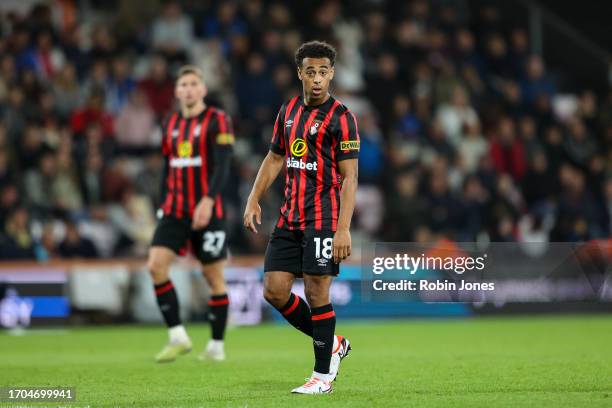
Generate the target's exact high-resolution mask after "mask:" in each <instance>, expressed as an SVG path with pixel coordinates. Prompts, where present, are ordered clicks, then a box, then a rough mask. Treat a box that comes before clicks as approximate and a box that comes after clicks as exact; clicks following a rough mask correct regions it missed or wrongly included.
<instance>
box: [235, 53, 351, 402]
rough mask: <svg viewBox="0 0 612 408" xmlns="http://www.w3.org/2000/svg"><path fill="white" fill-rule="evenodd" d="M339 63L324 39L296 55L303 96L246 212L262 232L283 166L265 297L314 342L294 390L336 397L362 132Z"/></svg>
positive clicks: (284, 111) (282, 113)
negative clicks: (332, 89)
mask: <svg viewBox="0 0 612 408" xmlns="http://www.w3.org/2000/svg"><path fill="white" fill-rule="evenodd" d="M335 57H336V51H335V50H334V48H333V47H332V46H330V45H329V44H327V43H324V42H319V41H312V42H308V43H305V44H303V45H302V46H301V47H300V48H299V49H298V50H297V52H296V57H295V62H296V65H297V74H298V77H299V79H300V80H301V81H302V88H303V94H302V95H299V96H296V97H294V98H292V99H291V100H289V101H288V102H287V103H285V104H283V105H282V106H281V108H280V110H279V112H278V115H277V117H276V123H275V125H274V131H273V134H272V141H271V144H270V151H269V153H268V155H267V156H266V158H265V159H264V161H263V163H262V165H261V168H260V169H259V173H258V174H257V179H256V180H255V184H254V186H253V189H252V191H251V194H250V196H249V199H248V202H247V205H246V209H245V213H244V226H245V227H246V228H248V229H250V230H251V231H253V232H257V228H256V223H260V222H261V208H260V207H259V204H258V202H259V199H260V197H261V196H262V194H264V192H265V191H266V190H267V189H268V188H269V186H270V185H271V184H272V182H273V181H274V179H276V177H277V176H278V174H279V172H280V171H281V169H282V168H283V167H285V168H286V178H285V197H284V200H283V203H282V206H281V208H280V214H279V218H278V222H277V224H276V228H275V229H274V232H273V233H272V235H271V237H270V242H269V243H268V248H267V250H266V256H265V262H264V271H265V276H264V297H265V298H266V300H267V301H268V302H269V303H270V304H271V305H272V306H274V307H275V308H276V309H277V310H278V311H279V312H280V313H281V314H282V315H283V316H284V317H285V318H286V319H287V321H288V322H289V323H290V324H292V325H293V326H294V327H295V328H297V329H298V330H300V331H302V332H303V333H304V334H306V335H308V336H310V337H312V340H313V348H314V357H315V365H314V370H313V372H312V375H311V377H310V378H309V380H308V381H307V382H306V383H305V384H304V385H302V386H301V387H298V388H295V389H294V390H293V391H292V392H294V393H300V394H323V393H329V392H331V391H332V381H334V380H335V379H336V376H337V374H338V368H339V365H340V361H341V360H342V359H343V358H344V357H345V356H346V355H347V354H348V352H349V351H350V343H349V341H348V339H346V338H344V337H342V336H336V335H335V334H334V332H335V326H336V317H335V312H334V309H333V307H332V304H331V300H330V296H329V290H330V286H331V283H332V278H333V277H334V276H337V275H338V273H339V270H340V262H341V261H342V260H344V259H346V258H347V257H348V256H350V254H351V235H350V231H349V228H350V223H351V217H352V215H353V208H354V204H355V193H356V190H357V160H358V157H359V133H358V130H357V121H356V120H355V117H354V116H353V114H352V113H351V112H350V111H349V110H348V109H347V107H346V106H344V105H342V104H341V103H340V102H339V101H337V100H336V99H335V98H334V97H333V96H331V95H330V93H329V84H330V81H331V80H332V78H333V76H334V61H335ZM254 219H255V220H254ZM296 278H303V279H304V286H305V293H306V300H307V301H308V303H306V302H305V301H304V300H303V299H302V298H300V297H299V296H297V295H296V294H294V293H292V292H291V287H292V285H293V282H294V280H295V279H296Z"/></svg>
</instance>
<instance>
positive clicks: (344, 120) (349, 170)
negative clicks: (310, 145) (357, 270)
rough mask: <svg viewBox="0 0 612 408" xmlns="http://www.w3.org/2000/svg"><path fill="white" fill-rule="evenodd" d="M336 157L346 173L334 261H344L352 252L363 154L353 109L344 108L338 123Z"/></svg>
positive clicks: (334, 243)
mask: <svg viewBox="0 0 612 408" xmlns="http://www.w3.org/2000/svg"><path fill="white" fill-rule="evenodd" d="M336 157H337V159H338V167H339V171H340V175H341V176H342V189H341V190H340V214H339V215H338V224H337V227H336V233H335V234H334V240H333V256H334V262H335V263H340V262H342V261H343V260H344V259H346V258H348V257H349V256H351V232H350V227H351V218H352V217H353V210H354V209H355V195H356V193H357V160H358V158H359V130H358V128H357V120H356V119H355V116H353V114H352V113H351V112H349V111H346V112H344V113H343V114H342V115H341V116H340V118H339V123H338V132H337V140H336Z"/></svg>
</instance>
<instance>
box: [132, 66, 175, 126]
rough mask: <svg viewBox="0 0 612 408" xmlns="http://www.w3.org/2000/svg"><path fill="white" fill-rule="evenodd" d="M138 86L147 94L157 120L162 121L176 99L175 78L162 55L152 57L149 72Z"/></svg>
mask: <svg viewBox="0 0 612 408" xmlns="http://www.w3.org/2000/svg"><path fill="white" fill-rule="evenodd" d="M138 86H139V87H140V89H142V91H143V92H144V93H145V94H146V96H147V99H148V101H149V106H151V108H152V109H153V112H155V115H156V118H157V120H158V121H161V120H162V119H163V118H164V117H165V116H166V114H168V112H170V110H171V108H172V101H173V99H174V80H173V79H172V77H171V76H170V74H169V73H168V64H167V63H166V60H165V59H164V58H163V57H162V56H160V55H155V56H153V58H151V62H150V67H149V74H148V75H147V76H146V77H145V78H144V79H143V80H142V81H140V83H139V85H138Z"/></svg>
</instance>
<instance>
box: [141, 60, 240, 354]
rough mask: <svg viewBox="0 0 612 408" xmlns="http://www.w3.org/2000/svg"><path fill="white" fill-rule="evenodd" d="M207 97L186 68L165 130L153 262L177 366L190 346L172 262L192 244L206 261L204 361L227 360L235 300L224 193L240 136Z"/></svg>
mask: <svg viewBox="0 0 612 408" xmlns="http://www.w3.org/2000/svg"><path fill="white" fill-rule="evenodd" d="M206 92H207V89H206V85H205V83H204V79H203V75H202V72H201V71H200V69H199V68H197V67H195V66H190V65H187V66H184V67H182V68H181V69H180V71H179V74H178V78H177V80H176V87H175V96H176V98H177V99H178V101H179V104H180V109H179V110H178V111H177V112H174V113H173V114H171V115H170V117H169V118H168V119H167V120H166V121H165V123H164V124H163V126H162V132H163V133H162V137H163V139H162V151H163V154H164V157H165V167H164V169H165V173H164V178H163V186H162V188H163V191H162V201H161V202H162V205H161V208H160V210H159V212H158V214H159V222H158V225H157V228H156V230H155V233H154V235H153V241H152V243H151V248H150V250H149V260H148V267H149V271H150V273H151V277H152V278H153V284H154V286H155V288H154V289H155V295H156V297H157V303H158V305H159V308H160V311H161V313H162V315H163V317H164V321H165V322H166V325H167V326H168V331H169V338H170V339H169V342H168V344H167V345H166V346H165V347H164V348H163V350H162V351H161V352H160V353H159V354H158V355H157V356H156V361H158V362H160V363H161V362H171V361H174V360H175V359H176V358H177V356H179V355H180V354H184V353H187V352H189V351H191V347H192V343H191V340H190V338H189V336H188V335H187V332H186V330H185V327H184V326H183V324H182V322H181V318H180V313H179V303H178V298H177V295H176V291H175V289H174V286H173V284H172V281H171V280H170V277H169V269H170V265H171V264H172V262H173V261H174V259H175V258H176V255H177V254H179V252H180V251H181V250H182V249H184V248H186V246H188V245H190V246H191V250H192V252H193V254H194V255H195V256H196V257H197V258H198V260H199V261H200V262H201V263H202V272H203V275H204V277H205V278H206V280H207V282H208V284H209V286H210V288H211V292H212V296H211V299H210V301H209V303H208V305H209V317H210V324H211V329H212V338H211V339H210V341H209V342H208V345H207V347H206V348H205V350H204V351H203V352H202V354H200V358H201V359H212V360H217V361H220V360H224V359H225V350H224V347H223V337H224V333H225V326H226V323H227V314H228V307H229V300H228V297H227V291H226V287H225V281H224V278H223V268H224V265H225V259H226V257H227V243H226V228H225V211H224V207H223V199H222V197H221V190H222V188H223V186H224V184H225V183H226V181H227V179H228V175H229V172H230V163H231V156H232V152H233V144H234V131H233V127H232V121H231V118H230V117H229V115H228V114H227V113H225V112H224V111H222V110H221V109H218V108H214V107H211V106H207V105H206V104H205V103H204V97H205V96H206Z"/></svg>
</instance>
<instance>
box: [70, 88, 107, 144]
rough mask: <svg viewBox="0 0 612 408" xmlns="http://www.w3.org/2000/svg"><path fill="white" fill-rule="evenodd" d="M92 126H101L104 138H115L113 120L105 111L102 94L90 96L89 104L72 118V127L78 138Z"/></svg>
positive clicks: (77, 111)
mask: <svg viewBox="0 0 612 408" xmlns="http://www.w3.org/2000/svg"><path fill="white" fill-rule="evenodd" d="M92 125H98V126H100V128H101V130H102V134H103V136H104V137H107V138H110V137H113V135H114V128H113V118H112V116H111V115H109V114H108V113H107V112H106V111H105V110H104V96H103V95H102V94H100V93H93V94H92V95H90V96H89V98H88V99H87V104H86V105H85V106H83V107H81V108H79V109H77V110H75V111H74V113H73V114H72V117H71V118H70V127H71V129H72V132H73V133H74V134H75V135H76V136H82V135H84V133H85V131H86V130H87V129H88V128H89V127H90V126H92Z"/></svg>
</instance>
